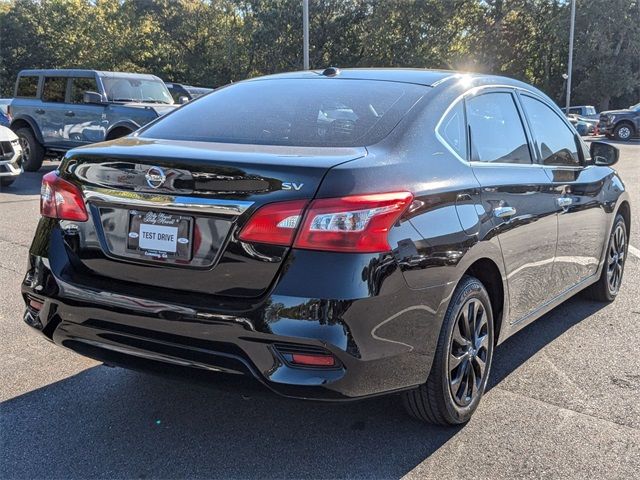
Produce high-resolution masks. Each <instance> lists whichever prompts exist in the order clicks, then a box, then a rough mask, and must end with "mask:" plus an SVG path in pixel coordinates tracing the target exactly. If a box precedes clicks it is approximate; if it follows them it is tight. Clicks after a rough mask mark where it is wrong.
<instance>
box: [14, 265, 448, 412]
mask: <svg viewBox="0 0 640 480" xmlns="http://www.w3.org/2000/svg"><path fill="white" fill-rule="evenodd" d="M70 269H71V266H70V265H68V264H66V263H64V262H59V259H58V258H57V257H56V260H55V261H53V262H50V261H49V259H47V258H44V257H39V256H34V255H31V256H30V266H29V270H28V273H27V275H26V277H25V280H24V282H23V285H22V294H23V297H24V299H25V303H26V305H27V309H26V312H25V318H24V319H25V322H26V323H27V324H29V325H30V326H31V327H32V328H35V329H37V330H39V331H41V332H42V334H43V335H44V336H46V337H47V338H48V339H49V340H51V341H53V342H54V343H56V344H58V345H61V346H63V347H66V348H69V349H71V350H74V351H76V352H78V353H80V354H82V355H85V356H88V357H91V358H95V359H97V360H100V361H104V362H107V363H112V364H117V365H122V366H127V367H133V368H136V367H142V368H144V367H145V364H172V365H178V366H181V367H188V368H195V369H201V370H208V371H213V372H220V373H228V374H242V375H247V376H251V377H253V378H255V379H257V380H258V381H259V382H261V383H263V384H264V385H266V386H267V387H268V388H270V389H271V390H273V391H274V392H276V393H278V394H281V395H285V396H290V397H296V398H307V399H321V400H349V399H355V398H361V397H367V396H372V395H378V394H383V393H390V392H394V391H399V390H403V389H407V388H411V387H414V386H415V385H418V384H420V383H422V382H424V381H425V380H426V378H427V375H428V373H429V369H430V368H431V363H432V359H433V354H434V351H435V347H436V342H437V337H438V334H439V331H440V325H441V320H440V319H441V318H442V316H443V312H444V308H445V307H446V305H441V303H442V302H441V299H443V298H447V291H448V289H449V286H447V285H442V286H439V287H434V288H432V289H427V290H421V291H414V290H411V289H409V288H408V287H407V286H406V283H405V282H404V280H403V277H402V275H401V273H400V272H399V271H398V272H396V273H397V275H398V276H399V278H395V279H394V280H395V281H394V280H391V281H390V282H389V284H395V288H389V289H388V292H386V293H377V294H375V295H371V296H368V297H362V298H355V299H348V300H345V299H317V298H313V297H309V296H291V295H285V294H283V293H287V292H283V291H282V290H283V289H284V287H283V285H286V284H287V283H288V284H291V283H292V282H294V280H293V279H291V278H289V279H287V280H283V279H281V281H279V282H278V284H277V285H276V286H275V288H274V289H272V291H271V293H270V294H269V295H268V296H266V297H265V298H262V299H260V300H259V301H258V300H256V301H255V302H253V303H251V302H239V301H233V302H231V301H229V300H220V299H218V300H217V301H216V300H215V299H213V298H212V302H211V304H210V305H209V308H206V309H203V308H202V302H200V304H199V305H198V306H197V307H194V306H190V305H187V304H185V303H184V302H175V303H174V302H172V301H171V299H167V301H166V302H165V301H158V300H157V299H149V298H141V297H140V296H133V295H131V296H130V295H126V294H123V293H122V292H115V291H104V290H103V289H94V288H90V287H87V286H86V283H83V282H78V281H77V280H78V278H77V277H75V278H72V277H68V276H67V273H66V272H68V271H69V270H70ZM292 272H293V274H294V275H295V268H292V269H289V271H288V272H287V273H285V274H284V275H289V274H291V273H292ZM393 275H394V274H391V276H393ZM300 281H303V279H299V280H298V282H297V283H298V284H300ZM336 281H339V280H336ZM280 287H282V288H280ZM176 298H177V297H176ZM180 298H181V299H182V298H183V297H180ZM430 299H433V301H431V300H430ZM40 304H41V306H40ZM34 305H35V306H36V307H37V308H34ZM287 347H289V348H292V349H294V350H298V351H300V350H309V351H315V352H329V353H331V354H332V355H333V356H334V357H335V358H336V359H337V365H336V366H335V367H332V368H319V367H299V366H293V365H291V364H290V363H289V362H288V361H287V357H286V355H283V353H282V351H283V349H286V348H287Z"/></svg>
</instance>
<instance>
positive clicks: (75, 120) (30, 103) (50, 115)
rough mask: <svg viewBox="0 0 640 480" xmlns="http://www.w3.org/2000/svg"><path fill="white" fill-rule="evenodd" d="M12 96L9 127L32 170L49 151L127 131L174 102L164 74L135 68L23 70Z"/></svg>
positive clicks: (63, 150) (65, 148) (159, 113)
mask: <svg viewBox="0 0 640 480" xmlns="http://www.w3.org/2000/svg"><path fill="white" fill-rule="evenodd" d="M14 96H15V98H14V99H13V101H12V103H11V115H12V117H13V118H12V122H11V128H12V130H14V131H15V132H16V134H17V135H18V137H19V138H20V143H21V144H22V147H23V151H24V169H25V170H27V171H30V172H33V171H36V170H38V169H39V168H40V167H41V165H42V161H43V160H44V157H45V155H50V154H53V155H57V154H59V153H60V152H65V151H67V150H69V149H70V148H74V147H77V146H80V145H86V144H89V143H95V142H101V141H103V140H112V139H114V138H119V137H123V136H126V135H129V134H130V133H131V132H133V131H135V130H137V129H138V128H140V127H141V126H142V125H145V124H147V123H148V122H150V121H151V120H154V119H156V118H158V117H159V116H160V115H163V114H165V113H167V112H169V111H171V110H173V109H174V108H175V105H173V103H174V102H173V99H172V98H171V95H170V94H169V91H168V90H167V88H166V87H165V85H164V83H163V82H162V80H160V79H159V78H158V77H156V76H153V75H143V74H137V73H135V74H134V73H118V72H100V71H96V70H23V71H21V72H20V73H19V74H18V79H17V80H16V86H15V95H14Z"/></svg>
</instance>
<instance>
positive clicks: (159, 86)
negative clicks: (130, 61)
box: [102, 77, 173, 104]
mask: <svg viewBox="0 0 640 480" xmlns="http://www.w3.org/2000/svg"><path fill="white" fill-rule="evenodd" d="M102 84H103V85H104V89H105V91H106V92H107V98H108V99H109V101H110V102H145V103H166V104H173V98H171V94H170V93H169V90H167V87H166V85H165V84H164V82H163V81H161V80H159V79H158V80H154V79H146V78H137V77H102Z"/></svg>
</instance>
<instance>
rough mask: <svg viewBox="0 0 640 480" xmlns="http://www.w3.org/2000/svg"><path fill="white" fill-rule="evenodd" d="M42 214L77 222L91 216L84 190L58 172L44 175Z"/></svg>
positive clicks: (84, 220)
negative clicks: (83, 194) (85, 202)
mask: <svg viewBox="0 0 640 480" xmlns="http://www.w3.org/2000/svg"><path fill="white" fill-rule="evenodd" d="M40 214H41V215H42V216H43V217H50V218H57V219H60V220H75V221H76V222H86V221H87V219H88V218H89V217H88V216H87V208H86V207H85V204H84V199H83V196H82V191H81V190H80V189H79V188H78V187H76V186H75V185H74V184H72V183H70V182H67V181H66V180H63V179H62V178H60V176H59V175H58V174H57V172H50V173H47V174H46V175H45V176H44V177H42V187H41V188H40Z"/></svg>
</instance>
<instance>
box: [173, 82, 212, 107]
mask: <svg viewBox="0 0 640 480" xmlns="http://www.w3.org/2000/svg"><path fill="white" fill-rule="evenodd" d="M164 83H165V85H166V86H167V88H168V89H169V93H171V96H172V97H173V101H174V102H176V103H185V102H186V101H189V100H194V99H196V98H198V97H201V96H202V95H206V94H207V93H209V92H213V88H204V87H192V86H191V85H181V84H180V83H172V82H164ZM182 97H184V98H185V99H186V100H183V101H180V99H181V98H182Z"/></svg>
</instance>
